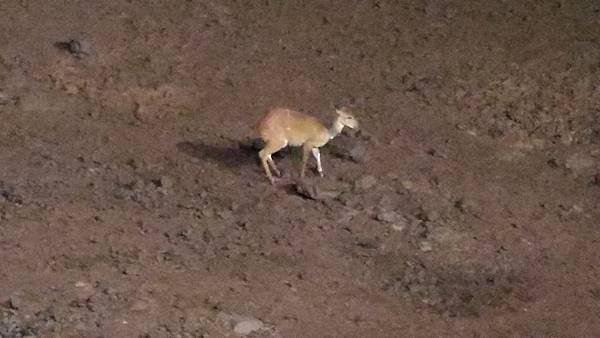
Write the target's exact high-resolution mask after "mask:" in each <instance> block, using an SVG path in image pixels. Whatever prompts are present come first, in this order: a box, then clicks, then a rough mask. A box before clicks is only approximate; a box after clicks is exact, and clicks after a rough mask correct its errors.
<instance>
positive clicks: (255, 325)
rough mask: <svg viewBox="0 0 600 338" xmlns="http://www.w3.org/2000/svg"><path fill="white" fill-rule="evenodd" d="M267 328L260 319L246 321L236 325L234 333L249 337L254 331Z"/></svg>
mask: <svg viewBox="0 0 600 338" xmlns="http://www.w3.org/2000/svg"><path fill="white" fill-rule="evenodd" d="M264 326H265V324H263V322H261V321H260V320H258V319H253V318H250V319H246V320H243V321H241V322H239V323H237V324H236V325H235V327H234V328H233V331H234V332H235V333H237V334H240V335H248V334H250V333H252V332H254V331H258V330H260V329H262V328H263V327H264Z"/></svg>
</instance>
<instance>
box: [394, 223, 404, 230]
mask: <svg viewBox="0 0 600 338" xmlns="http://www.w3.org/2000/svg"><path fill="white" fill-rule="evenodd" d="M392 229H393V230H394V231H398V232H402V231H404V229H406V223H394V224H392Z"/></svg>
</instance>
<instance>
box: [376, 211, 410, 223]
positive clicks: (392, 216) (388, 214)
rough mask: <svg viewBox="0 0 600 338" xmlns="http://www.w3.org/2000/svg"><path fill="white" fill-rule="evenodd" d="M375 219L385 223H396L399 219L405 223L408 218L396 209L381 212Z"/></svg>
mask: <svg viewBox="0 0 600 338" xmlns="http://www.w3.org/2000/svg"><path fill="white" fill-rule="evenodd" d="M375 219H376V220H378V221H380V222H385V223H395V222H398V221H403V222H404V223H406V219H405V218H404V217H402V215H400V214H398V213H397V212H395V211H382V212H379V213H377V215H375Z"/></svg>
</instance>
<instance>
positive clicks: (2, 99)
mask: <svg viewBox="0 0 600 338" xmlns="http://www.w3.org/2000/svg"><path fill="white" fill-rule="evenodd" d="M9 102H10V97H9V96H8V95H7V94H6V93H4V92H3V91H0V106H4V105H6V104H8V103H9Z"/></svg>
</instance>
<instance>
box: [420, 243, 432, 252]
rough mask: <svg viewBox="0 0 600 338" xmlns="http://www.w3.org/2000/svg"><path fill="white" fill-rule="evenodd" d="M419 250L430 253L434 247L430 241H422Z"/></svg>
mask: <svg viewBox="0 0 600 338" xmlns="http://www.w3.org/2000/svg"><path fill="white" fill-rule="evenodd" d="M419 250H421V251H423V252H429V251H431V250H433V246H432V245H431V243H430V242H428V241H422V242H421V243H419Z"/></svg>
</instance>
